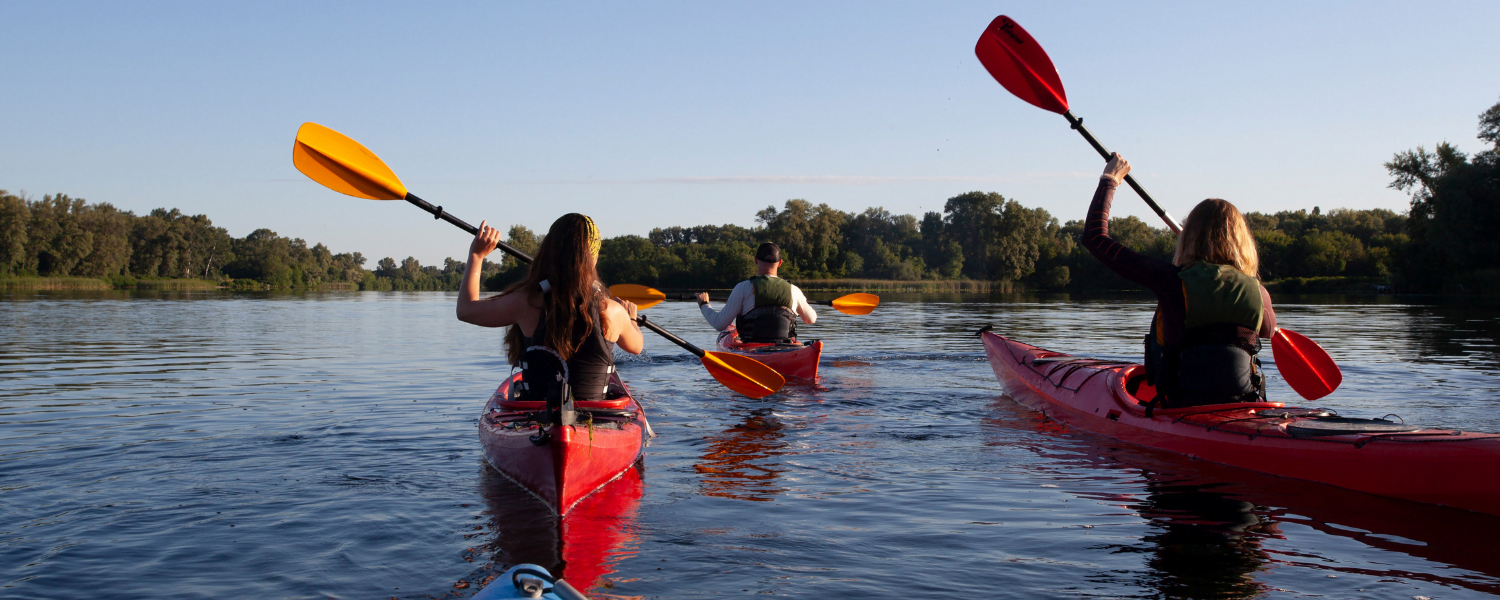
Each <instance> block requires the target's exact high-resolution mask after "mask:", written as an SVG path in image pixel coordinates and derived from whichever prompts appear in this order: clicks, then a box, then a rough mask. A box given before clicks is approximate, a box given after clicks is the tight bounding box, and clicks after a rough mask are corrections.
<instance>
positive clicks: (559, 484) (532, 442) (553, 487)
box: [479, 373, 650, 515]
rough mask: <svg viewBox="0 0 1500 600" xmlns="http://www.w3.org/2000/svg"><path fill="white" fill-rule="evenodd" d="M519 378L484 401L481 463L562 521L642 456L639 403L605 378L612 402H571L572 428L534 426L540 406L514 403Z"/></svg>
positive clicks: (644, 432)
mask: <svg viewBox="0 0 1500 600" xmlns="http://www.w3.org/2000/svg"><path fill="white" fill-rule="evenodd" d="M520 377H521V375H520V374H519V373H517V374H516V375H515V376H513V377H511V378H510V379H507V380H505V383H502V384H500V387H499V388H498V389H496V390H495V393H494V394H493V395H491V396H490V400H489V402H488V403H486V404H485V406H484V413H483V414H482V415H481V416H480V419H479V442H480V445H482V446H483V447H484V457H485V459H487V460H489V463H490V465H491V466H493V467H495V470H496V471H499V472H500V473H501V474H502V475H505V477H507V478H508V479H510V480H512V481H514V482H516V483H517V484H519V485H520V486H521V487H523V488H526V491H529V492H531V494H532V495H533V496H536V497H537V498H538V499H540V500H541V501H542V502H543V503H544V504H546V505H547V506H548V507H549V508H551V509H552V510H553V512H555V513H557V514H559V515H564V514H567V512H568V510H569V509H571V508H573V506H574V505H575V504H577V503H578V501H579V500H582V499H584V498H585V497H587V496H588V495H589V494H592V493H594V491H595V490H598V489H599V488H600V487H603V486H604V484H606V483H609V482H610V481H613V480H614V479H615V478H617V477H620V476H621V475H622V474H623V473H624V472H625V471H626V470H628V469H629V468H630V467H631V466H632V465H634V464H635V462H636V460H637V459H639V458H640V457H641V449H642V448H643V447H644V446H645V443H646V438H647V436H648V435H649V433H650V426H649V425H647V424H646V416H645V414H644V413H643V412H641V405H640V403H639V402H637V401H636V400H635V398H632V397H631V396H630V391H629V389H628V388H626V387H625V384H624V383H623V382H622V381H620V378H619V374H614V375H611V382H610V389H611V390H612V393H611V394H610V397H612V399H607V400H598V401H586V400H580V401H578V402H577V403H576V411H577V421H576V422H575V423H574V424H572V425H547V426H539V423H538V421H539V419H540V420H543V421H545V420H546V416H545V415H546V411H547V407H546V403H545V402H541V401H528V400H512V399H510V386H511V384H512V383H514V382H516V381H517V380H519V379H520Z"/></svg>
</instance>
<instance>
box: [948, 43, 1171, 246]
mask: <svg viewBox="0 0 1500 600" xmlns="http://www.w3.org/2000/svg"><path fill="white" fill-rule="evenodd" d="M974 54H975V55H977V56H978V57H979V62H980V63H981V64H983V65H984V68H985V69H986V70H988V71H989V72H990V75H991V76H993V77H994V78H995V81H998V82H1000V85H1002V86H1005V89H1007V90H1010V93H1012V94H1015V95H1016V97H1018V98H1020V99H1022V100H1025V101H1026V102H1029V103H1031V104H1032V105H1034V106H1036V107H1038V108H1042V109H1046V110H1050V111H1052V112H1055V113H1058V114H1061V115H1062V116H1063V117H1064V118H1066V119H1067V120H1068V124H1069V125H1071V126H1072V127H1073V129H1077V130H1078V133H1080V134H1082V135H1083V139H1085V140H1088V142H1089V145H1090V146H1093V147H1094V149H1095V150H1097V151H1099V156H1103V157H1104V160H1109V154H1110V152H1109V150H1105V149H1104V145H1103V144H1100V143H1099V140H1098V139H1096V138H1094V134H1092V133H1090V132H1089V130H1088V128H1086V127H1084V126H1083V119H1080V118H1078V117H1075V116H1073V113H1072V112H1071V111H1069V110H1068V95H1067V92H1065V91H1063V85H1062V79H1061V78H1059V77H1058V75H1057V68H1056V67H1054V66H1052V59H1051V58H1048V57H1047V52H1046V51H1045V50H1042V47H1041V45H1039V44H1037V43H1036V40H1035V39H1033V38H1032V37H1031V34H1029V33H1026V30H1025V29H1021V26H1020V25H1018V24H1016V22H1015V21H1012V20H1010V17H1007V16H1005V15H1000V16H998V17H995V20H994V21H991V22H990V26H989V27H988V28H986V29H985V30H984V33H983V34H981V35H980V36H979V43H977V44H975V45H974ZM1125 183H1128V184H1130V189H1133V190H1135V193H1137V194H1140V196H1141V199H1142V200H1145V201H1146V204H1147V205H1148V206H1150V207H1151V210H1154V211H1156V214H1157V216H1159V217H1161V218H1162V220H1163V221H1166V222H1167V227H1170V228H1171V229H1172V233H1174V234H1175V233H1182V227H1181V226H1179V225H1178V224H1177V219H1173V218H1172V216H1171V215H1168V214H1167V211H1165V210H1163V209H1162V207H1161V205H1158V204H1157V203H1156V201H1155V200H1153V199H1151V194H1147V193H1146V190H1145V189H1144V188H1142V187H1141V184H1139V183H1136V181H1135V178H1134V177H1132V176H1130V175H1126V176H1125Z"/></svg>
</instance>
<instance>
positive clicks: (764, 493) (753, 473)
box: [693, 408, 786, 502]
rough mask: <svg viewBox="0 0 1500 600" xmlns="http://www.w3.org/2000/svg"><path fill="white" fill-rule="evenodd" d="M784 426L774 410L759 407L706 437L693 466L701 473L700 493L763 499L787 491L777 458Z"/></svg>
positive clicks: (783, 441)
mask: <svg viewBox="0 0 1500 600" xmlns="http://www.w3.org/2000/svg"><path fill="white" fill-rule="evenodd" d="M737 412H742V411H737ZM783 427H784V426H783V425H782V424H781V421H780V420H779V419H777V418H776V414H775V411H774V410H772V409H770V408H758V409H754V410H751V411H749V412H748V414H745V416H744V421H743V422H741V423H739V424H738V425H735V426H733V427H730V428H729V429H726V430H724V432H723V433H720V434H718V435H714V436H711V437H708V438H706V439H705V440H704V441H705V442H707V445H708V449H707V450H706V451H704V453H703V460H702V461H700V462H698V464H696V465H694V466H693V468H694V469H696V470H697V471H698V473H699V474H700V475H702V477H703V479H702V488H701V490H702V492H701V493H702V494H703V495H705V496H718V497H721V498H732V499H735V500H753V501H759V502H765V501H769V500H772V499H773V497H774V496H776V495H777V494H780V493H782V492H784V491H786V489H785V488H783V487H781V485H779V483H778V481H777V479H778V478H779V477H780V474H781V473H782V472H783V471H786V468H785V467H783V466H781V465H780V464H779V463H778V462H777V460H776V457H778V456H780V455H781V454H782V449H783V448H784V447H785V446H786V442H785V440H783V437H784V435H785V434H783V433H782V428H783Z"/></svg>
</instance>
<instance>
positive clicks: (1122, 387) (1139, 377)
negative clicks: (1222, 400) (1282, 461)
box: [1115, 364, 1286, 418]
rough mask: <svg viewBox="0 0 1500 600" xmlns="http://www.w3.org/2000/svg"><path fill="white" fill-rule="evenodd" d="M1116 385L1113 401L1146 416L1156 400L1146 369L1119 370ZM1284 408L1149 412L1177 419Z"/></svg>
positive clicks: (1252, 405)
mask: <svg viewBox="0 0 1500 600" xmlns="http://www.w3.org/2000/svg"><path fill="white" fill-rule="evenodd" d="M1118 373H1119V379H1118V384H1117V386H1116V389H1115V399H1116V400H1117V401H1119V402H1120V404H1121V405H1122V406H1125V407H1126V408H1128V409H1130V412H1131V413H1132V414H1135V415H1136V416H1140V417H1145V416H1146V406H1147V405H1149V404H1150V403H1151V401H1152V400H1154V399H1155V398H1156V387H1155V386H1153V385H1151V384H1150V383H1147V382H1146V367H1145V366H1144V365H1137V364H1132V365H1130V366H1128V367H1125V368H1123V369H1120V370H1119V372H1118ZM1284 406H1286V405H1285V404H1284V403H1281V402H1231V403H1227V404H1203V405H1199V406H1186V407H1183V408H1158V409H1155V410H1153V411H1151V414H1152V416H1170V417H1174V418H1176V417H1179V416H1181V415H1188V414H1193V413H1200V412H1219V411H1229V410H1252V411H1258V410H1264V409H1271V408H1282V407H1284Z"/></svg>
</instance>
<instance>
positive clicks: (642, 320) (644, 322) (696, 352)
mask: <svg viewBox="0 0 1500 600" xmlns="http://www.w3.org/2000/svg"><path fill="white" fill-rule="evenodd" d="M635 322H636V323H639V324H640V325H641V326H642V327H645V328H646V329H650V330H651V331H655V332H656V333H658V334H660V335H661V336H662V337H664V338H667V341H670V342H672V343H673V344H677V345H678V346H682V349H683V350H687V351H688V352H692V353H693V356H696V357H698V358H703V355H704V354H707V352H704V351H703V349H702V348H699V347H697V346H694V345H693V344H692V342H689V341H687V340H685V339H682V338H680V337H677V334H674V333H672V332H670V331H667V330H665V329H662V328H661V326H659V325H657V324H656V323H652V322H651V320H650V319H647V318H646V315H636V317H635Z"/></svg>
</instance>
